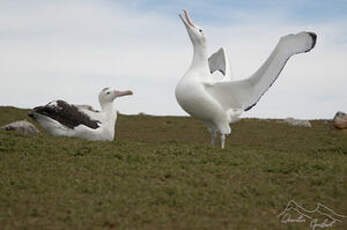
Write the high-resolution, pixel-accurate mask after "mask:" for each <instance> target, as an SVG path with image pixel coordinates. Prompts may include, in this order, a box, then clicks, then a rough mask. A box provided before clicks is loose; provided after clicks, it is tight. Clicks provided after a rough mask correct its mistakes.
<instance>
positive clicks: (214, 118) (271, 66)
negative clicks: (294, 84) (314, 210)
mask: <svg viewBox="0 0 347 230" xmlns="http://www.w3.org/2000/svg"><path fill="white" fill-rule="evenodd" d="M184 13H185V19H184V18H183V16H182V15H181V14H180V15H179V16H180V18H181V19H182V21H183V23H184V25H185V27H186V29H187V31H188V35H189V37H190V40H191V41H192V43H193V51H194V54H193V60H192V62H191V65H190V67H189V69H188V71H187V72H186V73H185V74H184V76H183V77H182V78H181V80H180V81H179V83H178V84H177V86H176V90H175V94H176V99H177V102H178V104H179V105H180V106H181V107H182V108H183V109H184V110H185V111H186V112H187V113H189V114H190V115H191V116H192V117H195V118H198V119H200V120H201V121H202V122H203V123H204V124H205V125H206V126H207V128H208V130H209V131H210V133H211V136H212V142H211V144H212V146H213V145H214V143H215V139H216V133H217V132H219V133H220V134H221V147H222V148H224V143H225V135H227V134H230V133H231V129H230V126H229V123H233V122H236V121H238V120H239V116H240V115H241V114H242V112H243V111H247V110H249V109H251V108H252V107H253V106H254V105H255V104H256V103H257V102H258V100H259V99H260V98H261V96H262V95H263V94H264V93H265V92H266V91H267V90H268V89H269V88H270V87H271V85H272V84H273V82H274V81H275V80H276V79H277V77H278V75H279V74H280V73H281V71H282V69H283V67H284V66H285V64H286V63H287V61H288V60H289V58H290V57H291V56H293V55H295V54H299V53H303V52H308V51H310V50H311V49H313V47H314V46H315V44H316V38H317V35H316V34H315V33H312V32H300V33H297V34H289V35H286V36H284V37H282V38H281V39H280V41H279V42H278V43H277V45H276V47H275V49H274V50H273V51H272V53H271V55H270V56H269V57H268V59H267V60H266V61H265V62H264V64H263V65H262V66H261V67H260V68H259V69H258V70H257V71H256V72H255V73H254V74H253V75H251V76H250V77H249V78H247V79H244V80H234V81H232V80H231V76H230V66H229V60H228V57H227V55H226V52H225V50H224V49H223V48H221V49H220V50H218V51H217V52H216V53H214V54H213V55H211V57H209V58H208V56H207V49H206V35H205V33H204V31H203V30H202V29H201V28H200V27H199V26H197V25H195V24H194V23H193V22H192V20H191V19H190V17H189V15H188V11H187V10H184ZM215 71H220V72H221V73H222V74H223V75H224V76H225V77H226V80H223V81H215V80H214V79H215V78H212V73H213V72H215Z"/></svg>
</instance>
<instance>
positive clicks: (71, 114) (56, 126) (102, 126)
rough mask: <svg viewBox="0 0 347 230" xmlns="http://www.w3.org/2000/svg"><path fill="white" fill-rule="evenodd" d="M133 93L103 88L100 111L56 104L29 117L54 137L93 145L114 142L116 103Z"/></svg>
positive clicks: (100, 96) (35, 109) (87, 106)
mask: <svg viewBox="0 0 347 230" xmlns="http://www.w3.org/2000/svg"><path fill="white" fill-rule="evenodd" d="M132 94H133V93H132V91H130V90H126V91H118V90H114V89H111V88H104V89H103V90H102V91H101V92H100V93H99V103H100V106H101V111H97V110H94V109H93V108H92V107H91V106H89V105H72V104H69V103H67V102H65V101H63V100H56V101H52V102H50V103H48V104H47V105H45V106H38V107H35V108H34V111H33V112H32V113H30V114H29V116H30V117H32V118H33V119H34V120H36V121H37V122H38V123H40V125H41V126H42V127H43V128H44V129H46V130H47V131H48V132H49V133H50V134H51V135H53V136H68V137H77V138H82V139H87V140H92V141H112V140H113V139H114V134H115V124H116V121H117V110H116V108H115V107H114V105H113V101H114V100H115V99H116V98H117V97H122V96H126V95H132Z"/></svg>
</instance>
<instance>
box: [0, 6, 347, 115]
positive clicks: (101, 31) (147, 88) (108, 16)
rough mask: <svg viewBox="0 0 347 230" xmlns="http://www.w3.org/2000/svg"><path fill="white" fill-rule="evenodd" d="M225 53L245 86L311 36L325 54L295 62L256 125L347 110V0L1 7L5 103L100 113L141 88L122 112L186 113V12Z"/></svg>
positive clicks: (0, 98)
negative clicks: (107, 95)
mask: <svg viewBox="0 0 347 230" xmlns="http://www.w3.org/2000/svg"><path fill="white" fill-rule="evenodd" d="M183 8H186V9H188V10H189V11H190V13H191V16H192V19H193V21H194V22H195V23H197V24H198V25H199V26H201V27H202V28H204V29H205V31H206V34H207V37H208V50H209V52H210V53H212V52H214V51H215V50H217V49H218V48H219V47H221V46H223V47H225V48H226V49H227V50H228V51H229V54H230V59H231V60H230V61H231V65H232V70H233V73H234V75H235V77H236V78H245V77H247V76H249V75H250V74H252V73H253V72H254V71H255V70H256V69H257V68H258V67H259V66H260V65H261V64H262V62H263V61H264V60H265V59H266V58H267V56H268V55H269V54H270V52H271V51H272V49H273V47H274V46H275V44H276V42H277V41H278V39H279V38H280V37H281V36H283V35H286V34H288V33H297V32H299V31H302V30H306V31H314V32H316V33H317V34H318V42H317V46H316V48H315V49H314V50H312V51H311V52H310V53H308V54H303V55H298V56H295V57H293V58H292V59H291V60H290V61H289V63H288V64H287V66H286V67H285V69H284V71H283V72H282V73H281V75H280V77H279V79H278V80H277V81H276V82H275V84H274V85H273V87H272V88H271V89H270V90H269V91H268V92H267V93H266V94H265V96H264V97H263V98H262V99H261V100H260V102H259V103H258V105H257V106H256V107H254V108H253V109H252V110H251V111H250V112H247V113H245V114H244V116H246V117H247V116H248V117H273V118H281V117H288V116H292V117H296V118H332V117H333V115H334V113H335V112H336V111H338V110H342V111H345V112H346V111H347V102H346V100H345V98H347V90H346V85H347V84H346V83H347V80H346V79H347V74H346V67H345V66H346V60H347V0H344V1H342V0H339V1H338V0H335V1H314V0H292V1H275V0H272V1H270V0H267V1H250V0H249V1H226V0H224V1H223V0H220V1H212V0H208V1H198V0H192V1H183V0H177V1H164V0H136V1H126V0H121V1H116V0H100V1H93V0H72V1H71V0H70V1H68V0H60V1H44V0H27V1H19V0H2V1H0V50H1V55H0V77H1V79H2V82H3V84H1V86H0V105H11V106H17V107H24V108H30V107H34V106H37V105H40V104H46V103H47V102H48V101H50V100H53V99H57V98H61V99H65V100H67V101H69V102H71V103H76V104H91V105H93V106H95V107H98V102H97V94H98V91H99V90H101V89H102V88H104V87H106V86H112V87H116V88H119V89H132V90H133V91H134V93H135V95H134V96H132V97H127V98H121V99H120V100H119V101H117V103H116V104H117V107H118V109H119V111H120V112H123V113H129V114H137V113H140V112H145V113H148V114H156V115H186V114H185V113H184V111H182V109H181V108H180V107H179V106H178V104H177V103H176V100H175V96H174V89H175V86H176V84H177V82H178V80H179V79H180V77H181V76H182V75H183V74H184V72H185V71H186V70H187V68H188V66H189V63H190V61H191V57H192V47H191V43H190V40H189V38H188V36H187V33H186V31H185V28H184V26H183V25H182V22H181V21H180V19H179V18H178V14H179V13H181V10H182V9H183Z"/></svg>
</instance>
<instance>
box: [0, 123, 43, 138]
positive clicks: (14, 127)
mask: <svg viewBox="0 0 347 230" xmlns="http://www.w3.org/2000/svg"><path fill="white" fill-rule="evenodd" d="M1 129H2V130H6V131H16V132H18V133H21V134H24V135H37V134H39V133H40V131H39V130H38V129H37V128H36V127H35V126H34V125H33V124H31V123H30V122H28V121H26V120H22V121H15V122H12V123H10V124H8V125H5V126H3V127H1Z"/></svg>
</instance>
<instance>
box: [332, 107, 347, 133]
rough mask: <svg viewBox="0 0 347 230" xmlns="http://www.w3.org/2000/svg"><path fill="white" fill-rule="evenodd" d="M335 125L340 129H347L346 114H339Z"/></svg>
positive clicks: (334, 120) (334, 121)
mask: <svg viewBox="0 0 347 230" xmlns="http://www.w3.org/2000/svg"><path fill="white" fill-rule="evenodd" d="M333 125H334V126H335V127H336V128H338V129H347V114H346V113H344V112H341V111H339V112H337V113H336V114H335V116H334V119H333Z"/></svg>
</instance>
